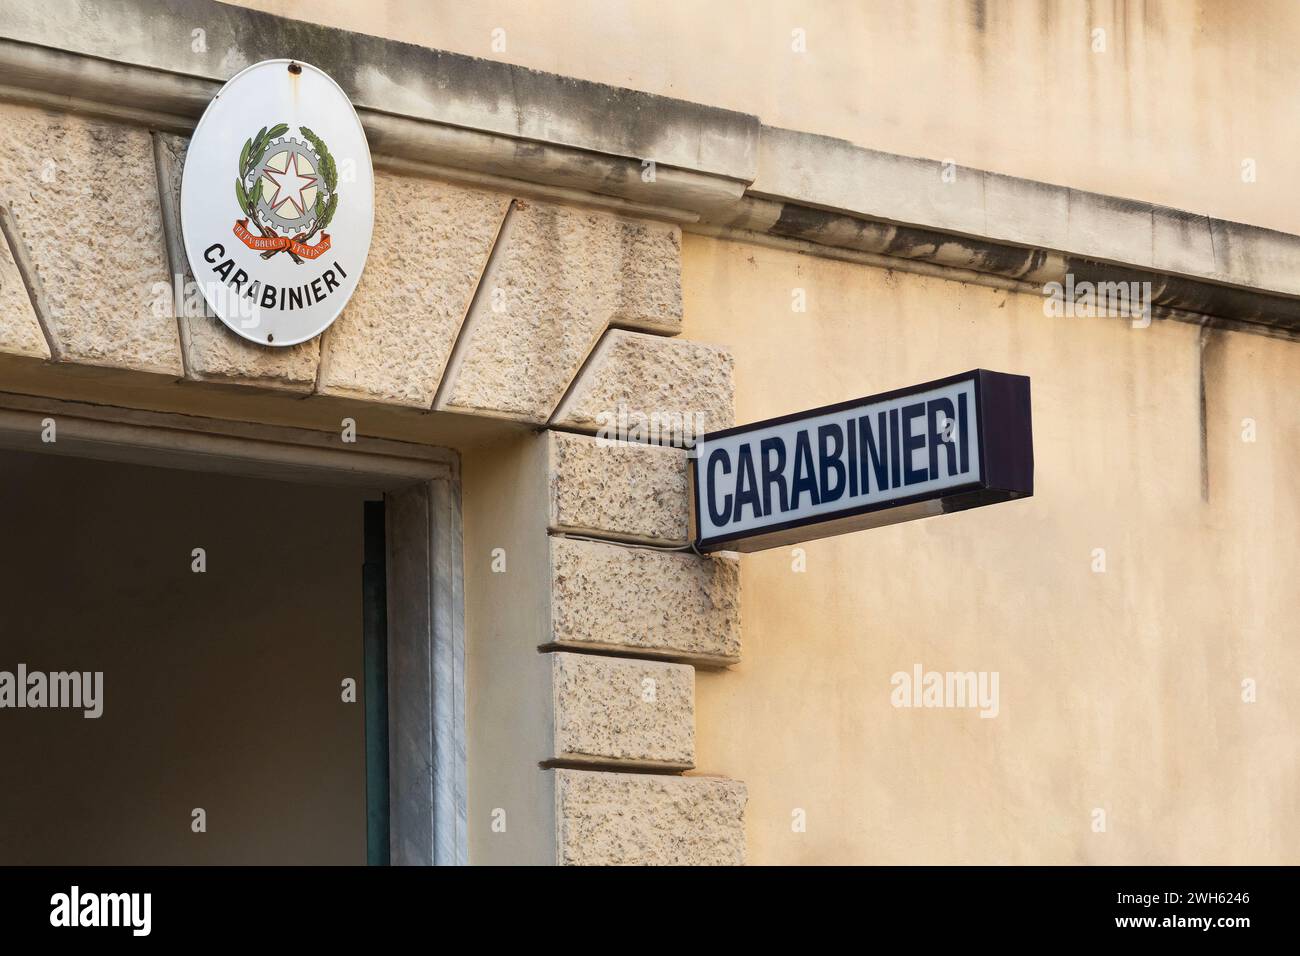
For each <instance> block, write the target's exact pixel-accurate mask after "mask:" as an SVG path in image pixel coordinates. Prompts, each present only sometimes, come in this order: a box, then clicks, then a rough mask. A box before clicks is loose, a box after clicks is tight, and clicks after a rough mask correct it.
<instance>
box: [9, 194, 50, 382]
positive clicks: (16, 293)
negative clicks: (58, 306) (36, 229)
mask: <svg viewBox="0 0 1300 956" xmlns="http://www.w3.org/2000/svg"><path fill="white" fill-rule="evenodd" d="M3 215H4V210H0V216H3ZM11 221H12V220H11ZM0 352H4V353H6V354H8V355H26V356H30V357H32V358H42V359H47V358H49V357H50V347H49V346H48V345H47V344H46V342H45V335H44V334H43V333H42V332H41V326H40V323H39V322H37V320H36V310H34V309H33V308H32V300H31V297H30V296H29V295H28V294H27V286H25V285H24V284H23V277H22V273H20V272H19V271H18V263H17V262H15V261H14V256H13V253H12V252H11V251H10V249H9V243H8V242H7V241H6V240H5V237H4V234H3V233H2V232H0Z"/></svg>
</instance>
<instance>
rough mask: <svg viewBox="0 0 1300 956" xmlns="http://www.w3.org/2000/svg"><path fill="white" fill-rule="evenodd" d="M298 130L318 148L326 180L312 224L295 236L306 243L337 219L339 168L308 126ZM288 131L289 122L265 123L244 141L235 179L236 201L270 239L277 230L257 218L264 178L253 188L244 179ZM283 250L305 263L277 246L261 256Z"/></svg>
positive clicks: (321, 170) (268, 257) (317, 200)
mask: <svg viewBox="0 0 1300 956" xmlns="http://www.w3.org/2000/svg"><path fill="white" fill-rule="evenodd" d="M298 129H299V131H300V132H301V133H302V135H303V137H304V138H305V139H306V140H307V141H308V142H310V143H311V145H312V147H313V148H314V149H315V150H316V156H317V158H319V159H320V167H321V168H320V169H319V170H318V172H319V173H320V174H321V177H322V178H323V179H324V181H325V189H324V192H322V191H321V190H319V189H318V190H317V191H316V205H315V207H314V208H313V210H312V214H313V215H312V227H311V229H310V231H308V232H304V233H302V234H300V235H297V236H294V237H293V238H294V240H295V241H296V242H304V243H305V242H307V241H308V240H309V239H311V238H312V237H313V236H315V235H316V233H318V232H320V231H322V230H323V229H324V228H325V227H326V226H328V225H329V224H330V222H331V221H332V220H333V219H334V213H335V211H336V210H337V209H338V206H339V194H338V183H339V174H338V167H337V166H336V165H335V164H334V157H333V156H332V155H331V154H330V151H329V147H327V146H326V145H325V141H324V140H323V139H321V138H320V137H319V136H317V135H316V134H315V133H314V132H312V131H311V130H310V129H308V128H307V127H306V126H300V127H298ZM288 131H289V125H288V124H287V123H277V124H276V125H275V126H272V127H270V128H267V127H265V126H263V127H262V128H261V130H259V131H258V133H257V135H256V136H254V137H252V138H250V139H248V140H247V141H245V143H244V148H243V149H242V150H240V153H239V178H238V179H236V180H235V200H236V201H237V202H238V203H239V208H240V209H242V210H243V211H244V212H245V213H246V214H247V215H248V219H249V221H250V222H251V223H253V225H254V226H256V227H257V229H258V231H259V232H261V234H262V235H263V236H264V237H267V238H272V237H274V236H275V233H274V232H272V231H270V230H268V229H267V228H266V227H264V226H263V225H262V223H261V222H260V221H258V218H257V204H258V203H259V202H261V201H262V186H263V182H262V177H260V176H259V177H258V178H257V182H255V183H254V184H253V188H252V189H251V190H249V189H248V188H247V187H245V186H244V182H245V181H246V180H247V179H248V177H250V176H252V175H253V171H254V170H256V169H257V167H258V165H259V164H260V163H261V162H262V159H263V157H264V156H265V155H266V151H267V150H268V149H270V147H271V140H273V139H275V138H276V137H279V136H283V135H284V134H285V133H287V132H288ZM280 252H286V253H288V255H289V258H291V259H292V260H293V261H294V262H296V263H298V264H299V265H302V259H300V258H299V257H298V256H296V255H294V253H293V250H292V249H276V250H273V251H271V252H264V253H262V258H263V259H270V258H271V257H272V256H274V255H277V254H278V253H280Z"/></svg>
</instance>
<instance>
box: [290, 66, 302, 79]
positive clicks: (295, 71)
mask: <svg viewBox="0 0 1300 956" xmlns="http://www.w3.org/2000/svg"><path fill="white" fill-rule="evenodd" d="M289 72H290V73H292V74H293V75H294V76H297V75H298V74H299V73H301V72H302V66H301V65H300V64H298V63H290V64H289Z"/></svg>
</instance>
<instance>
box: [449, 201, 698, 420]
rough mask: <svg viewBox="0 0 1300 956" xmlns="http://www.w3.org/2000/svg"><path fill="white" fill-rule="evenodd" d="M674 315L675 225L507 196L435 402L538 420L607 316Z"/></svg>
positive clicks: (677, 280) (677, 273) (652, 324)
mask: <svg viewBox="0 0 1300 956" xmlns="http://www.w3.org/2000/svg"><path fill="white" fill-rule="evenodd" d="M681 317H682V291H681V232H680V230H679V229H678V228H677V227H676V226H671V225H665V224H663V223H657V222H643V221H639V220H633V219H624V218H621V217H618V216H611V215H609V214H607V213H600V212H591V211H588V210H583V209H576V208H569V207H563V206H554V205H551V204H549V203H539V202H534V201H531V200H529V201H525V200H516V201H515V204H514V206H513V208H512V209H511V211H510V213H509V214H508V216H507V218H506V224H505V226H504V227H503V229H502V232H501V239H500V241H499V242H498V243H497V248H496V251H495V252H494V253H493V256H492V261H491V263H490V265H489V266H488V269H487V272H486V273H485V274H484V276H483V280H482V283H481V289H480V292H479V295H478V296H477V297H476V298H475V300H474V305H473V308H472V310H471V312H470V316H469V318H468V320H467V321H466V326H465V332H464V336H465V341H464V342H463V343H462V345H461V352H460V354H459V355H458V356H457V358H456V359H455V360H453V363H452V365H451V367H450V368H449V369H448V375H447V378H448V381H447V384H446V386H445V387H444V392H443V394H442V395H441V396H440V398H439V403H438V407H439V408H443V409H448V410H452V411H466V412H476V413H479V414H487V415H495V416H498V417H502V418H512V419H517V420H521V421H527V422H535V423H539V424H540V423H542V422H545V421H547V420H548V419H549V418H550V416H551V413H552V412H553V411H554V410H555V406H556V405H557V404H558V403H559V401H560V398H561V397H562V396H563V395H564V392H565V390H566V389H567V388H568V387H569V383H570V382H571V381H572V380H573V377H574V376H575V375H576V374H577V372H578V369H579V367H580V366H581V365H582V363H583V361H584V360H585V359H586V358H587V355H588V354H589V353H590V351H591V349H592V347H593V346H594V345H595V343H596V341H597V339H599V337H600V335H601V334H602V333H603V332H604V331H605V329H606V327H607V326H608V325H609V324H610V323H611V322H613V323H617V324H619V325H626V326H631V327H634V328H641V329H648V330H652V331H659V332H668V333H674V332H677V331H680V329H681Z"/></svg>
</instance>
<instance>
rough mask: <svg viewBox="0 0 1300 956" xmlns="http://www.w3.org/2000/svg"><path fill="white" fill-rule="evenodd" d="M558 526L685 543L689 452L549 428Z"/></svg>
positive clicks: (551, 479) (652, 541)
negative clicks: (687, 457)
mask: <svg viewBox="0 0 1300 956" xmlns="http://www.w3.org/2000/svg"><path fill="white" fill-rule="evenodd" d="M548 440H549V442H550V447H549V449H548V450H549V482H550V509H551V514H550V526H551V529H552V530H555V531H567V532H571V533H575V534H588V535H595V536H597V537H613V538H621V539H623V540H627V541H641V542H646V543H650V544H660V545H683V544H685V543H686V541H687V536H688V535H689V529H688V525H689V522H690V502H689V500H688V498H687V495H688V490H689V485H690V482H689V479H688V477H687V473H686V466H687V459H686V452H685V451H683V450H682V449H679V448H661V447H659V446H657V445H637V444H629V443H625V442H616V441H606V440H603V439H599V438H588V437H586V436H585V435H570V434H566V433H564V432H550V433H549V435H548Z"/></svg>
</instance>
